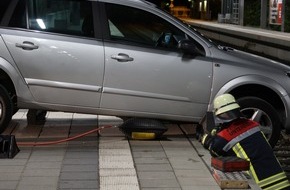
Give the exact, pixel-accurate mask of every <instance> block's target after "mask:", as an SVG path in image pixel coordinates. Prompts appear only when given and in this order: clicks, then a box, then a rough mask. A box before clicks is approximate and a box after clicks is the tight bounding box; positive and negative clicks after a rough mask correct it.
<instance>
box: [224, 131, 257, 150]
mask: <svg viewBox="0 0 290 190" xmlns="http://www.w3.org/2000/svg"><path fill="white" fill-rule="evenodd" d="M259 131H260V128H259V127H254V128H252V129H250V130H248V131H246V132H244V133H242V134H240V135H239V136H237V137H235V138H233V139H232V140H231V141H229V142H228V143H227V144H226V146H224V148H223V150H224V151H225V152H227V151H229V150H230V149H231V148H232V147H233V146H235V144H237V143H238V142H240V141H242V140H243V139H245V138H247V137H249V136H251V135H252V134H254V133H256V132H259Z"/></svg>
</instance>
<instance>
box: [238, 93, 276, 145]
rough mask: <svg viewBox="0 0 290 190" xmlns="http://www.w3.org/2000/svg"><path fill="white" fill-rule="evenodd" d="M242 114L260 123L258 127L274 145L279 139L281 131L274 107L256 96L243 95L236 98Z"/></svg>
mask: <svg viewBox="0 0 290 190" xmlns="http://www.w3.org/2000/svg"><path fill="white" fill-rule="evenodd" d="M237 102H238V103H239V105H240V107H241V112H242V114H243V115H244V116H245V117H246V118H249V119H252V120H254V121H256V122H258V123H259V124H260V129H261V131H262V132H263V133H264V135H265V137H266V138H267V139H268V141H269V143H270V145H271V146H272V147H274V146H275V145H276V143H277V141H278V140H279V137H280V132H281V121H280V118H279V115H278V112H277V111H276V110H275V108H274V107H273V106H272V105H271V104H269V103H268V102H266V101H264V100H263V99H260V98H257V97H250V96H249V97H243V98H239V99H237Z"/></svg>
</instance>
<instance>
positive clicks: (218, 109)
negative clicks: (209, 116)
mask: <svg viewBox="0 0 290 190" xmlns="http://www.w3.org/2000/svg"><path fill="white" fill-rule="evenodd" d="M239 108H240V106H239V104H237V102H236V100H235V98H234V97H233V96H232V95H231V94H223V95H220V96H218V97H216V98H215V100H214V110H215V115H216V116H217V117H218V118H219V119H221V120H224V121H231V120H234V119H236V118H238V117H239V116H240V109H239Z"/></svg>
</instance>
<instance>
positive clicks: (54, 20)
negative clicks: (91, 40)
mask: <svg viewBox="0 0 290 190" xmlns="http://www.w3.org/2000/svg"><path fill="white" fill-rule="evenodd" d="M28 2H29V4H28V24H29V29H33V30H42V31H48V32H54V33H61V34H69V35H78V36H88V37H93V35H94V30H93V29H94V27H93V14H92V2H90V1H80V0H37V1H35V0H28Z"/></svg>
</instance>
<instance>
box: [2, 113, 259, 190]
mask: <svg viewBox="0 0 290 190" xmlns="http://www.w3.org/2000/svg"><path fill="white" fill-rule="evenodd" d="M26 114H27V110H19V111H18V112H17V113H16V114H15V115H14V117H13V120H12V122H11V124H10V126H9V128H8V129H7V130H6V131H5V133H4V134H7V135H10V134H11V135H15V137H16V141H17V143H18V144H19V148H20V152H19V153H18V154H17V155H16V156H15V157H14V158H13V159H0V171H1V173H2V175H0V189H5V190H67V189H78V190H85V189H97V190H98V189H100V190H149V189H150V190H195V189H196V190H203V189H204V190H211V189H212V190H216V189H220V188H219V186H218V185H217V183H216V181H215V180H214V178H213V177H212V175H211V167H210V165H209V162H210V155H209V153H208V151H207V150H205V149H204V148H203V147H202V146H201V144H200V142H197V140H196V139H195V137H194V134H195V127H194V126H193V125H177V124H176V125H175V124H174V125H173V124H171V125H168V126H167V127H168V131H167V132H166V133H165V134H164V138H162V139H159V140H143V141H140V140H128V139H127V138H126V137H125V136H124V135H123V133H121V132H120V131H119V129H118V128H116V127H112V128H106V129H102V130H101V131H99V132H94V133H91V134H89V135H87V136H84V137H82V138H79V139H75V140H73V141H68V142H65V143H61V144H49V145H44V146H33V143H34V142H51V141H55V140H59V139H65V138H68V137H73V136H75V135H78V134H81V133H83V132H86V131H89V130H92V129H96V128H98V127H99V126H116V125H120V124H121V123H122V120H120V119H118V118H116V117H108V116H97V115H83V114H75V113H63V112H48V113H47V115H46V121H45V122H44V123H42V124H37V125H35V124H27V121H26ZM21 143H31V145H28V146H23V145H21ZM249 182H250V189H258V188H257V187H256V186H255V185H254V184H253V182H252V181H251V180H250V181H249Z"/></svg>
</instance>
